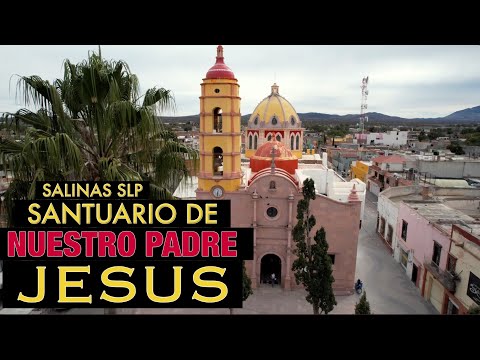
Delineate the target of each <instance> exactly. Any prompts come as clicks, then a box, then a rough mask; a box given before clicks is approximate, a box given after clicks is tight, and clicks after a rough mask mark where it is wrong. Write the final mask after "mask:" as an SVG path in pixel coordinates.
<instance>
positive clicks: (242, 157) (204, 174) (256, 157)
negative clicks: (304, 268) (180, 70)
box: [174, 46, 365, 295]
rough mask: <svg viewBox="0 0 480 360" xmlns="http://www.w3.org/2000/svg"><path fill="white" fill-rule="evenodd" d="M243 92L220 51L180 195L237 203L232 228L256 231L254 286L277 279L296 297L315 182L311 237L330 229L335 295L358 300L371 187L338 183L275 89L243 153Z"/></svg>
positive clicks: (256, 113) (205, 88) (254, 120)
mask: <svg viewBox="0 0 480 360" xmlns="http://www.w3.org/2000/svg"><path fill="white" fill-rule="evenodd" d="M239 88H240V85H239V82H238V80H237V79H236V77H235V75H234V73H233V71H232V70H231V69H230V68H229V67H228V66H227V65H226V64H225V59H224V56H223V47H222V46H218V47H217V56H216V62H215V64H214V65H213V66H212V67H211V68H210V69H209V70H208V72H207V74H206V76H205V78H204V79H203V82H202V83H201V95H200V129H199V147H200V150H199V151H200V166H199V171H198V176H197V177H196V178H195V179H194V181H193V183H190V185H188V184H186V183H184V184H180V186H179V188H178V189H177V191H176V192H175V194H174V196H177V197H179V198H184V199H189V198H190V199H192V198H196V199H199V200H211V199H218V200H221V199H228V200H231V210H232V221H231V224H232V226H233V227H253V229H254V260H251V261H246V267H247V272H248V274H249V276H250V278H251V280H252V286H253V287H254V288H257V287H260V286H264V284H266V283H267V282H268V280H269V277H270V276H271V274H272V273H273V274H275V277H276V278H277V279H278V280H277V281H278V285H277V286H280V287H281V288H282V289H285V290H291V289H295V288H298V287H301V286H302V285H297V284H296V282H295V276H294V273H293V272H292V270H291V267H292V263H293V261H294V259H295V255H294V253H293V250H294V249H295V242H294V241H293V238H292V229H293V227H294V226H295V224H296V221H297V220H296V215H297V203H298V201H299V200H300V199H302V198H303V197H302V184H303V181H304V180H305V179H306V178H312V179H313V180H314V181H315V190H316V194H317V197H316V199H315V200H313V201H312V202H311V211H312V213H313V215H314V216H315V217H316V219H317V226H316V228H314V229H313V231H314V232H315V231H316V230H317V229H318V228H319V227H320V226H323V227H324V228H325V231H326V239H327V241H328V243H329V255H330V257H331V259H332V262H333V276H334V278H335V282H334V284H333V288H334V291H335V293H336V294H337V295H343V294H350V293H352V291H353V286H354V282H355V267H356V259H357V242H358V235H359V231H360V227H361V219H362V216H363V209H364V200H365V184H364V183H363V182H361V181H360V180H358V179H354V180H351V181H346V180H345V179H343V178H342V177H341V176H339V175H338V174H337V173H336V172H335V171H334V170H332V169H330V168H329V167H328V164H327V157H326V154H323V157H321V156H320V155H319V154H303V153H302V150H303V133H304V129H303V128H302V122H301V119H300V118H299V116H298V114H297V113H296V111H295V109H294V107H293V106H292V104H290V102H288V101H287V100H286V99H285V98H284V97H282V96H281V95H280V87H279V86H278V85H277V84H274V85H273V86H272V87H271V89H270V90H271V91H270V95H268V96H267V97H266V98H265V99H263V100H262V101H261V102H260V103H259V104H258V105H257V107H256V108H255V109H254V110H253V111H252V115H251V117H250V119H249V121H248V125H247V130H246V132H245V135H246V143H247V146H246V151H245V154H242V151H241V137H242V129H241V124H240V120H241V114H240V103H241V98H240V93H239ZM192 184H193V185H192ZM189 189H190V190H189Z"/></svg>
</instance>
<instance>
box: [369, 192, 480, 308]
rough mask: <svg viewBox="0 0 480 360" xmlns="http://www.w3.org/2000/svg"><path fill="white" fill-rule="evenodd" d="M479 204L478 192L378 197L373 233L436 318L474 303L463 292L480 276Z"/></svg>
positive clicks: (395, 193)
mask: <svg viewBox="0 0 480 360" xmlns="http://www.w3.org/2000/svg"><path fill="white" fill-rule="evenodd" d="M479 199H480V190H479V189H475V188H446V187H443V188H442V187H434V186H405V187H398V188H390V189H388V190H385V191H384V192H382V193H381V195H380V196H379V201H378V210H379V213H378V221H377V230H378V232H379V233H380V234H381V236H382V238H383V239H384V240H385V243H386V244H387V246H388V247H389V248H390V249H391V251H392V253H393V256H394V258H395V260H396V261H398V262H400V264H401V265H402V267H403V268H404V269H405V273H406V275H407V276H408V278H409V279H410V280H411V281H412V282H414V283H415V285H416V286H417V288H418V289H419V291H420V293H421V294H422V296H423V297H424V298H425V299H426V300H427V301H429V302H430V303H431V304H432V305H433V306H434V307H435V309H436V310H437V311H438V312H439V313H441V314H447V313H448V314H450V313H451V314H454V313H465V312H466V311H467V310H468V307H470V306H471V305H472V304H473V302H474V301H475V299H476V298H475V296H473V295H472V293H471V292H470V291H469V290H468V287H469V286H471V284H472V282H473V283H474V284H476V281H477V274H480V264H479V259H480V257H478V255H479V254H480V252H479V249H480V247H479V246H478V244H480V241H478V239H477V240H475V239H476V235H475V231H479V234H480V220H479V219H480V210H479V201H480V200H479ZM392 224H395V225H394V226H392ZM392 228H393V234H392ZM470 273H473V275H470ZM479 285H480V284H479ZM474 286H475V285H474ZM472 296H473V298H472ZM469 299H470V300H469ZM479 300H480V299H479Z"/></svg>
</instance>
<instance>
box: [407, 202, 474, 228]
mask: <svg viewBox="0 0 480 360" xmlns="http://www.w3.org/2000/svg"><path fill="white" fill-rule="evenodd" d="M405 204H406V205H407V206H409V207H410V208H412V209H413V210H416V211H417V213H418V214H419V215H421V216H423V217H424V218H425V219H427V220H428V221H429V222H431V223H433V224H435V225H437V228H439V229H441V230H443V231H444V232H445V233H447V234H449V233H450V231H451V228H452V224H462V223H464V224H479V225H480V221H477V220H476V219H474V218H472V217H471V216H468V215H467V214H465V213H463V212H462V211H460V210H456V209H453V208H451V207H449V206H447V205H445V204H444V203H442V202H440V201H432V200H420V201H415V200H409V201H405ZM477 214H478V216H480V212H477Z"/></svg>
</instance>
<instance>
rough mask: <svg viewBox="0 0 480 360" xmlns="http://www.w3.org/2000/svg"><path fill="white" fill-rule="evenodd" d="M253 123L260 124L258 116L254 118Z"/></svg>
mask: <svg viewBox="0 0 480 360" xmlns="http://www.w3.org/2000/svg"><path fill="white" fill-rule="evenodd" d="M253 123H254V124H255V125H258V116H256V117H255V120H253Z"/></svg>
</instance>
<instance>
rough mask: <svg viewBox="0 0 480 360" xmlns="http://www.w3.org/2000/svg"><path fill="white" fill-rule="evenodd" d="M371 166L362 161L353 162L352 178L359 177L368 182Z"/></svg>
mask: <svg viewBox="0 0 480 360" xmlns="http://www.w3.org/2000/svg"><path fill="white" fill-rule="evenodd" d="M368 169H369V166H368V165H367V164H365V163H363V162H361V161H356V162H355V165H353V164H352V167H351V170H352V175H351V177H352V179H355V178H358V179H360V180H362V181H363V182H364V183H366V182H367V175H368Z"/></svg>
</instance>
